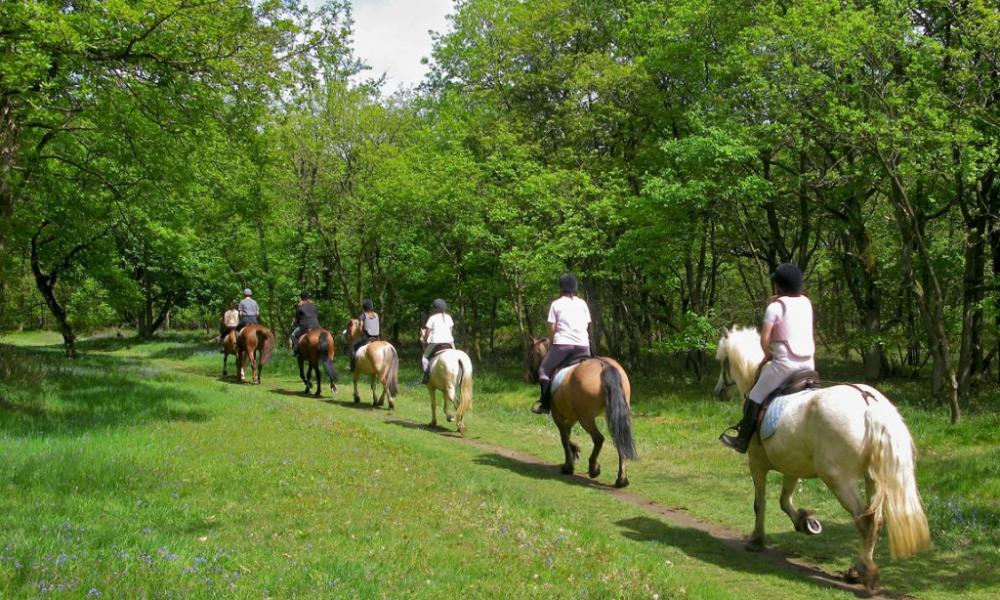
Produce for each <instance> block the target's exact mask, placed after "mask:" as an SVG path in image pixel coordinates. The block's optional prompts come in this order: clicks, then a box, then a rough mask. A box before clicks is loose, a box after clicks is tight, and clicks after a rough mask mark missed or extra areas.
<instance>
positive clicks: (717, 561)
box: [0, 334, 1000, 598]
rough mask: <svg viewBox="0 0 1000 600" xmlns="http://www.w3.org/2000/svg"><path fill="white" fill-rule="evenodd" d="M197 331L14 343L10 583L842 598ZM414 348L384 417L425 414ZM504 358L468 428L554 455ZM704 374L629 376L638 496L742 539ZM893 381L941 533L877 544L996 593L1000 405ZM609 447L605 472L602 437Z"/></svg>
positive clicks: (167, 592) (739, 507) (833, 519)
mask: <svg viewBox="0 0 1000 600" xmlns="http://www.w3.org/2000/svg"><path fill="white" fill-rule="evenodd" d="M198 339H199V338H198V337H197V336H183V335H182V336H175V337H167V338H165V339H163V340H160V341H157V342H153V343H139V342H138V341H136V340H133V339H118V338H114V337H112V338H104V339H96V340H89V341H86V342H83V343H81V351H82V353H83V357H82V358H81V359H79V360H77V361H72V362H71V361H66V360H65V359H63V358H62V357H61V350H60V348H59V346H58V340H57V339H56V338H54V337H52V336H50V335H45V334H27V335H25V334H18V335H16V336H11V337H8V338H6V339H5V340H3V341H6V342H8V343H9V344H8V345H0V514H2V515H3V520H2V526H0V597H3V598H7V597H47V596H50V595H51V596H56V597H68V598H77V597H85V596H87V595H88V594H93V595H95V596H96V595H97V594H100V595H101V596H102V597H114V598H120V597H143V596H148V597H246V598H263V597H275V598H289V597H318V598H328V597H336V598H355V597H357V598H370V597H387V598H390V597H391V598H399V597H414V598H437V597H444V596H448V595H456V596H457V595H464V596H471V597H501V598H521V597H539V598H541V597H545V598H550V597H560V598H609V597H625V598H650V597H652V596H653V595H654V594H657V595H659V597H660V598H685V597H687V598H747V597H753V598H779V597H780V598H788V597H791V598H827V597H830V598H832V597H838V598H846V597H849V595H848V594H846V593H844V592H838V591H835V590H830V589H828V588H824V587H821V586H819V585H817V584H814V583H811V582H809V581H808V580H806V579H804V578H803V577H802V576H800V575H796V574H794V573H791V572H788V571H785V570H782V569H778V568H775V567H772V566H770V565H769V563H767V562H765V561H763V560H761V559H760V558H759V557H756V556H755V555H752V554H747V553H743V552H734V551H732V550H730V549H728V548H726V547H724V546H723V545H722V544H721V543H719V542H718V541H716V540H714V539H712V538H710V537H709V536H708V535H706V534H704V533H701V532H699V531H697V530H692V529H688V528H684V527H680V526H677V525H673V524H671V523H669V522H666V521H664V520H661V519H660V518H658V517H657V516H656V515H655V514H653V513H649V512H646V511H644V510H642V509H640V508H637V507H635V506H632V505H630V504H626V503H624V502H622V501H620V500H618V499H616V498H614V497H612V496H609V495H608V494H604V493H601V492H600V491H598V490H595V489H591V488H589V487H586V486H581V485H578V484H574V483H572V482H570V481H567V480H566V479H565V478H563V477H561V476H560V475H558V473H557V472H556V469H555V468H552V469H547V470H542V469H538V468H536V467H533V466H531V465H525V464H523V463H521V462H519V461H516V460H512V459H507V458H504V457H503V456H500V455H498V454H496V453H493V452H489V451H483V450H479V449H477V448H475V447H473V446H470V445H468V444H461V443H458V442H457V441H456V440H453V439H449V438H448V437H445V436H440V435H435V434H433V433H431V432H428V431H426V430H423V429H418V428H413V427H407V426H401V425H400V424H396V423H391V422H386V421H384V420H383V419H380V418H377V417H376V415H373V414H372V411H371V410H370V409H368V408H366V407H365V405H362V407H361V408H355V407H354V405H353V404H351V403H350V396H351V394H350V391H349V384H348V385H347V386H345V385H343V383H342V385H341V388H340V390H339V391H338V393H337V394H336V395H335V396H334V397H333V398H332V401H330V402H321V401H317V400H314V399H312V398H305V397H301V396H299V395H297V392H298V391H299V390H300V384H299V382H298V380H297V376H296V375H295V368H294V366H293V364H292V361H291V360H290V359H289V357H288V355H287V353H286V352H285V351H281V352H279V353H278V355H277V358H276V360H275V361H274V362H273V363H272V365H269V367H268V368H267V369H266V370H265V371H264V385H262V386H249V385H236V384H233V383H231V382H228V381H221V380H220V379H219V371H220V368H219V363H220V362H221V360H220V358H219V355H218V354H216V353H214V352H212V351H211V350H210V349H209V348H207V347H206V346H204V345H202V344H200V343H199V341H198ZM414 364H415V361H413V360H410V361H409V363H408V364H407V365H405V366H404V370H403V373H402V380H403V381H402V383H403V385H402V387H403V394H402V396H401V398H400V399H399V401H398V409H397V411H396V414H397V416H399V417H402V418H404V419H409V420H413V421H418V422H426V421H427V420H429V406H428V401H427V395H426V392H425V391H424V390H423V388H421V387H416V386H413V385H412V384H414V383H415V382H416V379H417V377H418V374H417V372H416V369H415V367H414V366H413V365H414ZM338 366H341V367H342V366H343V365H342V363H341V364H339V365H338ZM342 370H343V369H342ZM517 373H518V371H517V369H516V368H515V367H513V366H511V367H509V368H507V367H504V366H503V365H490V366H489V367H483V368H481V369H478V370H477V373H476V398H475V403H474V407H473V412H472V415H471V417H470V418H469V420H468V425H469V428H470V429H469V433H470V437H472V438H474V439H478V440H481V441H483V442H488V443H491V444H495V445H500V446H504V447H509V448H513V449H518V450H521V451H523V452H527V453H530V454H532V455H534V456H537V457H539V458H541V459H542V460H544V461H547V462H550V463H552V464H555V463H558V462H560V460H561V458H562V451H561V449H560V446H559V442H558V436H557V434H556V431H555V428H554V426H552V424H551V422H550V421H549V420H547V419H545V418H542V417H537V416H535V415H531V414H530V413H528V412H527V407H528V406H529V405H530V403H531V399H532V394H533V390H532V388H531V387H530V386H527V385H525V384H523V383H521V382H520V381H519V380H518V379H517ZM710 386H711V383H709V382H704V383H702V384H700V385H699V384H694V383H688V382H684V381H675V380H672V379H669V378H666V377H663V378H637V380H636V381H635V405H634V412H635V415H636V417H635V428H636V439H637V444H638V448H639V452H640V455H641V461H639V462H637V463H633V464H631V465H630V471H629V475H630V478H631V481H632V487H631V488H630V490H631V491H632V492H634V493H636V494H639V495H641V496H643V497H645V498H648V499H650V500H655V501H657V502H660V503H662V504H664V505H667V506H672V507H683V508H685V509H686V510H688V511H689V512H690V513H692V514H694V515H696V516H697V517H699V518H700V519H702V520H704V521H706V522H710V523H717V524H721V525H725V526H729V527H732V528H736V529H739V530H743V531H748V530H749V529H750V528H751V527H752V519H753V512H752V508H751V501H752V485H751V483H750V479H749V476H748V474H747V472H746V467H745V459H742V458H740V457H738V456H737V455H735V454H734V453H732V452H729V451H726V450H725V449H724V448H722V447H721V446H720V445H719V444H718V443H717V441H716V437H717V435H718V432H719V431H720V430H721V428H722V427H724V426H725V425H726V424H728V423H729V422H730V421H732V420H734V419H735V418H736V411H737V407H736V406H735V405H734V404H723V403H719V402H716V401H714V400H709V399H708V390H709V388H710ZM885 389H886V391H887V393H888V394H889V395H890V397H892V398H894V399H899V400H901V401H902V403H901V410H902V412H903V414H904V416H905V417H906V419H907V421H908V423H909V424H910V427H911V430H912V431H913V432H914V436H915V438H916V440H917V443H918V446H919V452H920V455H919V458H918V481H919V483H920V487H921V492H922V494H923V497H924V500H925V504H926V505H927V512H928V516H929V518H930V520H931V528H932V535H933V537H934V541H935V544H936V547H935V549H934V550H933V551H931V552H928V553H926V554H924V555H921V556H918V557H914V558H911V559H907V560H903V561H891V560H889V558H888V548H887V544H886V541H885V540H884V539H883V540H882V543H880V545H879V548H878V557H877V558H878V560H879V562H880V564H881V566H882V577H883V583H884V584H885V585H886V586H887V587H888V588H890V589H892V590H894V591H900V592H905V593H908V594H912V595H915V596H917V597H919V598H945V597H981V598H987V597H995V596H996V595H997V594H998V593H1000V576H998V574H997V566H996V565H997V564H1000V560H998V559H1000V553H998V550H997V547H998V545H1000V535H998V532H1000V507H998V498H1000V473H998V469H1000V467H998V465H1000V461H998V459H1000V456H998V447H1000V446H998V443H997V442H998V435H997V430H998V425H1000V422H998V421H1000V419H998V418H997V416H996V412H989V411H986V410H981V411H980V412H979V413H978V414H971V415H968V416H967V418H966V419H965V421H964V422H963V423H962V424H961V425H959V426H957V427H952V426H949V425H947V422H946V415H945V413H944V411H943V410H942V409H934V410H931V408H930V407H928V406H926V402H924V401H922V400H921V398H920V396H921V389H920V384H919V383H912V382H904V383H893V384H892V385H887V386H886V387H885ZM362 397H363V398H366V397H367V396H366V390H365V388H362ZM328 400H330V398H329V396H328ZM983 404H984V405H988V402H986V401H985V400H984V401H983ZM439 418H440V416H439ZM442 421H443V420H442ZM581 435H584V434H583V432H582V431H581V430H579V428H578V429H577V431H576V438H577V440H578V441H580V442H582V443H581V446H582V447H583V452H584V453H589V451H590V443H589V440H584V439H581V437H580V436H581ZM602 457H603V461H602V462H603V466H604V474H603V475H602V476H601V480H602V481H603V482H605V483H611V482H612V481H613V478H614V471H615V467H616V465H617V463H616V456H615V453H614V450H613V447H611V446H610V445H609V446H607V447H606V449H605V453H604V454H603V455H602ZM773 481H774V483H775V485H774V486H772V488H771V494H770V496H769V506H768V530H769V532H770V534H769V539H770V542H771V543H772V545H774V546H776V547H778V548H780V549H782V550H783V551H784V552H786V553H788V554H793V555H797V556H800V557H802V558H803V559H805V560H808V561H811V562H815V563H819V564H821V565H823V566H824V567H825V568H827V569H830V570H843V569H845V568H846V567H847V566H848V565H849V564H850V562H851V561H852V559H853V556H854V554H855V552H856V548H857V543H858V542H857V536H856V534H855V532H854V528H853V525H851V523H850V519H849V517H848V516H847V514H846V513H845V512H844V511H843V510H842V509H841V508H840V507H839V505H837V504H836V502H835V501H834V500H833V498H832V497H831V496H830V494H829V493H828V492H827V491H826V489H825V488H824V487H823V486H822V484H820V483H818V482H815V481H807V482H804V483H803V484H802V485H801V489H800V491H799V493H798V501H799V504H800V505H802V506H807V507H810V508H816V509H817V510H818V511H819V515H820V516H821V518H822V519H823V522H824V526H825V530H824V533H823V535H822V536H818V537H805V536H801V535H799V534H795V533H794V532H792V530H791V526H790V524H789V523H788V520H787V518H786V517H785V516H784V515H783V514H782V513H781V512H780V510H779V508H778V506H777V493H778V487H777V481H778V480H777V478H775V479H774V480H773Z"/></svg>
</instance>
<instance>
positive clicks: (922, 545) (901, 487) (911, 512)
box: [865, 394, 931, 558]
mask: <svg viewBox="0 0 1000 600" xmlns="http://www.w3.org/2000/svg"><path fill="white" fill-rule="evenodd" d="M865 436H866V438H867V448H868V476H869V477H870V478H871V479H872V480H873V481H874V483H875V489H874V493H873V494H872V497H871V500H870V502H871V505H870V506H869V507H868V511H869V512H870V513H871V514H872V515H873V517H874V518H875V519H880V518H881V517H882V515H883V514H884V515H885V519H886V525H887V526H888V529H889V550H890V553H891V555H892V557H893V558H902V557H904V556H910V555H911V554H916V553H917V552H920V551H921V550H926V549H927V548H930V546H931V537H930V530H929V529H928V527H927V517H926V516H925V515H924V508H923V506H922V505H921V502H920V493H919V492H918V491H917V481H916V477H915V476H914V459H915V456H916V451H915V449H914V446H913V438H912V437H910V432H909V430H908V429H907V428H906V424H905V423H904V422H903V417H902V416H900V414H899V411H897V410H896V407H895V406H893V405H892V403H890V402H889V400H888V399H886V398H885V397H884V396H882V395H881V394H879V395H878V396H876V400H875V401H874V402H872V403H871V405H870V406H869V407H868V410H867V412H866V413H865Z"/></svg>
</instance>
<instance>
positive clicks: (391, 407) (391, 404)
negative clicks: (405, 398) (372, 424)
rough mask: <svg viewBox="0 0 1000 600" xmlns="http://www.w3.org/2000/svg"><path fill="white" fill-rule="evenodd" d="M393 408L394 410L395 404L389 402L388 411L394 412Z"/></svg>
mask: <svg viewBox="0 0 1000 600" xmlns="http://www.w3.org/2000/svg"><path fill="white" fill-rule="evenodd" d="M395 408H396V403H395V402H389V410H395Z"/></svg>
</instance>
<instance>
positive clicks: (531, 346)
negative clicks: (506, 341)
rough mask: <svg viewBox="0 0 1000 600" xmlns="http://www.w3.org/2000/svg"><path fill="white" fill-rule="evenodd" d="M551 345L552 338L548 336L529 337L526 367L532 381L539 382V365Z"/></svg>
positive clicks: (525, 358)
mask: <svg viewBox="0 0 1000 600" xmlns="http://www.w3.org/2000/svg"><path fill="white" fill-rule="evenodd" d="M551 347H552V340H550V339H549V338H547V337H535V336H530V337H529V339H528V344H527V347H526V349H525V353H524V367H525V371H526V375H527V378H528V380H529V381H531V382H532V383H538V367H539V366H540V365H541V364H542V359H544V358H545V355H546V354H548V353H549V349H550V348H551Z"/></svg>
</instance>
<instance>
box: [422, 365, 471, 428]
mask: <svg viewBox="0 0 1000 600" xmlns="http://www.w3.org/2000/svg"><path fill="white" fill-rule="evenodd" d="M438 390H441V392H442V393H444V402H442V405H443V406H444V415H445V417H446V418H447V419H448V422H449V423H450V422H452V421H454V420H455V419H456V417H457V419H458V431H459V432H460V433H461V434H462V435H465V413H467V412H468V411H469V409H470V408H472V359H470V358H469V355H468V354H466V353H465V352H462V351H461V350H454V349H448V350H445V351H444V352H442V353H441V354H438V355H437V356H435V357H434V358H432V359H431V364H430V377H429V378H428V380H427V391H428V392H430V394H431V423H430V424H431V426H432V427H435V426H437V392H438ZM449 404H451V406H452V407H453V408H454V409H455V416H452V415H451V414H450V413H449V412H448V405H449Z"/></svg>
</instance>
